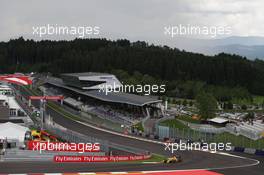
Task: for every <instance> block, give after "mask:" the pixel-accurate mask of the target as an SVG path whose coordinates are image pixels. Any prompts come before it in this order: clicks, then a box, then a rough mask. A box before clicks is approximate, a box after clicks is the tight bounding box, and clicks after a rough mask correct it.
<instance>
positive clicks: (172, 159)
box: [163, 155, 182, 163]
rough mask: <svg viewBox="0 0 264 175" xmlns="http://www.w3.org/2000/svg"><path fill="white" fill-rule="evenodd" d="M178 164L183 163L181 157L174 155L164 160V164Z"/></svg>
mask: <svg viewBox="0 0 264 175" xmlns="http://www.w3.org/2000/svg"><path fill="white" fill-rule="evenodd" d="M177 162H182V158H181V156H179V155H174V156H172V157H169V158H167V159H165V160H163V163H177Z"/></svg>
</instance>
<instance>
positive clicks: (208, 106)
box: [196, 92, 217, 120]
mask: <svg viewBox="0 0 264 175" xmlns="http://www.w3.org/2000/svg"><path fill="white" fill-rule="evenodd" d="M196 105H197V108H198V110H199V115H200V116H201V118H202V119H204V120H207V119H208V118H213V117H215V111H216V109H217V101H216V99H215V98H214V96H213V95H211V94H209V93H205V92H200V93H199V94H198V95H197V96H196Z"/></svg>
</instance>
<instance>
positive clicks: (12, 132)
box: [0, 122, 30, 146]
mask: <svg viewBox="0 0 264 175" xmlns="http://www.w3.org/2000/svg"><path fill="white" fill-rule="evenodd" d="M0 128H1V129H0V139H2V140H7V142H8V143H10V144H13V145H14V144H15V146H22V145H24V140H25V134H26V132H27V131H30V130H29V129H28V128H27V127H24V126H21V125H18V124H14V123H11V122H6V123H2V124H0Z"/></svg>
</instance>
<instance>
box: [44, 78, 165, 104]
mask: <svg viewBox="0 0 264 175" xmlns="http://www.w3.org/2000/svg"><path fill="white" fill-rule="evenodd" d="M47 83H49V84H52V85H54V86H57V87H61V88H64V89H68V90H71V91H74V92H76V93H79V94H82V95H85V96H89V97H92V98H95V99H98V100H102V101H107V102H113V103H124V104H130V105H135V106H144V105H146V104H152V103H159V102H161V100H157V99H154V98H151V97H147V96H140V95H135V94H128V93H123V92H108V93H107V94H106V93H105V92H100V91H99V90H91V91H83V90H79V89H76V88H73V87H69V86H67V85H65V84H64V83H63V81H62V80H61V79H58V78H49V79H48V81H47Z"/></svg>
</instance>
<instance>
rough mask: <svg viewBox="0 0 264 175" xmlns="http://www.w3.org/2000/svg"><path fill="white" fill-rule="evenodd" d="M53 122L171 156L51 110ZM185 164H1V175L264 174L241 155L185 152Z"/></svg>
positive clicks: (258, 161)
mask: <svg viewBox="0 0 264 175" xmlns="http://www.w3.org/2000/svg"><path fill="white" fill-rule="evenodd" d="M48 112H49V113H50V114H51V116H52V117H53V120H54V121H55V122H56V123H58V124H60V125H62V126H64V127H66V128H69V129H71V130H74V131H76V132H79V133H82V134H84V135H89V136H92V137H96V138H99V139H105V140H109V141H111V142H113V143H117V144H121V145H125V146H130V147H135V148H139V149H144V150H148V151H150V152H152V153H157V154H161V155H165V156H169V155H170V154H169V153H168V152H165V151H164V145H161V144H157V143H151V142H147V141H142V140H135V139H132V138H126V137H123V136H118V135H115V134H112V133H108V132H104V131H101V130H96V129H94V128H91V127H89V126H86V125H84V124H82V123H79V122H76V121H74V120H71V119H68V118H65V117H64V116H63V115H62V114H60V113H58V112H57V111H55V110H53V109H51V108H48ZM177 154H180V155H181V156H182V157H183V159H184V161H183V162H182V163H177V164H138V163H120V164H114V163H53V162H23V163H21V162H20V163H16V162H1V163H0V173H43V172H45V173H56V172H59V173H62V172H67V173H69V172H109V171H147V170H151V171H153V170H174V169H176V170H185V169H208V170H211V171H214V172H219V173H223V174H230V175H234V174H239V175H246V174H250V175H260V174H263V172H264V164H263V162H264V157H257V156H253V155H246V154H238V156H242V157H234V156H230V155H222V154H215V153H208V152H200V151H181V152H178V153H177Z"/></svg>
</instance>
